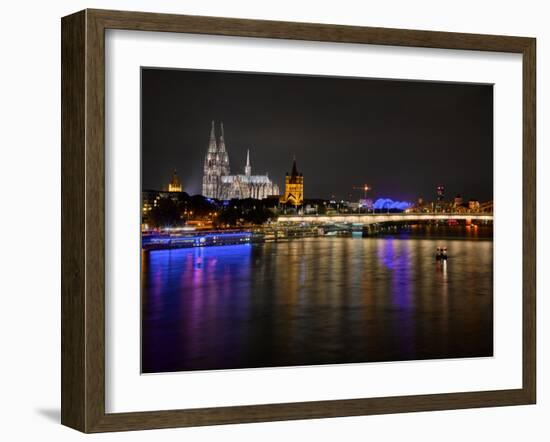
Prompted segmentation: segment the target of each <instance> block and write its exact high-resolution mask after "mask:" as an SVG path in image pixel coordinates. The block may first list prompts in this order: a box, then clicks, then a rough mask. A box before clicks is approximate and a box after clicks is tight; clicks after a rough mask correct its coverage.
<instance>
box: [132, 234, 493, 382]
mask: <svg viewBox="0 0 550 442" xmlns="http://www.w3.org/2000/svg"><path fill="white" fill-rule="evenodd" d="M440 245H444V246H446V247H447V248H448V253H449V259H448V260H447V261H446V262H443V261H436V260H435V258H434V252H435V249H436V247H438V246H440ZM492 267H493V242H492V241H491V240H487V239H469V238H468V237H463V238H459V239H450V238H434V237H433V236H425V235H414V234H413V235H409V234H407V235H396V236H393V237H392V236H387V237H377V238H361V237H321V238H305V239H297V240H293V241H289V242H278V243H265V244H254V245H250V244H247V245H235V246H220V247H203V248H190V249H177V250H157V251H143V252H142V372H144V373H154V372H168V371H184V370H211V369H230V368H231V369H232V368H250V367H271V366H296V365H315V364H338V363H357V362H375V361H399V360H414V359H439V358H462V357H484V356H492V354H493V293H492V275H493V272H492Z"/></svg>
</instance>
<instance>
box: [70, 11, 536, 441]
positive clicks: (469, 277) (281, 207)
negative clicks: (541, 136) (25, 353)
mask: <svg viewBox="0 0 550 442" xmlns="http://www.w3.org/2000/svg"><path fill="white" fill-rule="evenodd" d="M535 52H536V46H535V39H533V38H527V37H512V36H494V35H473V34H457V33H446V32H432V31H416V30H402V29H383V28H368V27H350V26H340V25H326V24H323V25H321V24H311V23H289V22H274V21H258V20H241V19H233V18H231V19H230V18H217V17H197V16H183V15H168V14H153V13H139V12H122V11H105V10H85V11H81V12H78V13H75V14H73V15H70V16H67V17H64V18H63V19H62V413H61V415H62V423H63V424H64V425H67V426H70V427H72V428H75V429H78V430H80V431H83V432H103V431H121V430H139V429H151V428H168V427H184V426H197V425H215V424H226V423H241V422H243V423H244V422H261V421H276V420H289V419H309V418H324V417H337V416H352V415H369V414H381V413H402V412H413V411H428V410H445V409H459V408H472V407H489V406H504V405H524V404H534V403H535V398H536V382H535V380H536V350H535V280H536V278H535V267H536V247H535V244H536V241H535V240H536V237H535V227H536V219H535V214H536V207H535V183H536V176H535V170H536V169H535V164H536V163H535Z"/></svg>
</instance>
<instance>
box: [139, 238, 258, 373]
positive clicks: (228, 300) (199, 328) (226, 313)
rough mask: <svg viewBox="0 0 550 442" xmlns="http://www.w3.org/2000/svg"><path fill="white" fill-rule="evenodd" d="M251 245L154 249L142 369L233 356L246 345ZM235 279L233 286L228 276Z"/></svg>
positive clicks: (206, 362) (146, 287)
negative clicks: (239, 321) (243, 329)
mask: <svg viewBox="0 0 550 442" xmlns="http://www.w3.org/2000/svg"><path fill="white" fill-rule="evenodd" d="M250 257H251V246H250V245H248V244H247V245H234V246H219V247H204V248H202V247H201V248H190V249H174V250H162V251H151V252H149V253H148V254H146V255H145V258H144V259H146V260H147V268H148V276H146V277H145V280H144V287H143V330H144V333H143V335H142V342H143V344H142V351H143V358H142V360H143V361H144V364H145V365H146V366H144V367H142V368H143V371H146V372H149V371H155V372H159V371H169V370H170V368H171V367H173V366H175V365H176V366H182V364H183V367H182V368H183V369H185V364H187V363H189V364H191V365H192V366H197V365H204V366H206V367H208V366H210V365H212V366H215V365H218V364H219V363H220V361H224V362H227V361H231V359H232V358H234V357H238V355H239V353H240V352H241V349H240V346H242V345H243V344H245V342H243V340H242V339H241V336H240V331H239V329H238V327H231V323H235V321H234V317H235V316H238V317H240V318H243V319H244V318H246V316H247V314H248V309H249V306H248V302H249V299H250V270H251V266H250V259H251V258H250ZM229 278H231V279H232V283H233V285H232V287H229V285H228V279H229Z"/></svg>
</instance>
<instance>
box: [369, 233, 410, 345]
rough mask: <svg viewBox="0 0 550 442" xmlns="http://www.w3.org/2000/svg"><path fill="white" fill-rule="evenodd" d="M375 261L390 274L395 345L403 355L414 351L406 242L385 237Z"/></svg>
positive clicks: (408, 260) (408, 245)
mask: <svg viewBox="0 0 550 442" xmlns="http://www.w3.org/2000/svg"><path fill="white" fill-rule="evenodd" d="M378 258H379V260H380V261H381V262H382V263H383V265H384V266H385V267H386V268H388V270H389V271H390V278H391V299H392V304H393V306H394V309H395V310H396V312H395V313H396V315H397V317H398V318H399V320H397V321H395V322H394V323H393V324H394V328H395V330H394V331H393V333H394V334H396V335H398V336H399V345H400V347H401V349H402V353H403V354H408V355H412V354H414V352H415V348H414V346H415V339H414V334H415V329H414V326H415V324H414V309H415V303H414V284H415V280H414V275H413V272H412V261H413V259H412V256H411V253H410V243H409V242H408V241H402V240H399V239H393V238H388V239H386V240H384V242H383V246H382V247H379V248H378Z"/></svg>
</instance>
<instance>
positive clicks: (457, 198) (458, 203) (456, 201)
mask: <svg viewBox="0 0 550 442" xmlns="http://www.w3.org/2000/svg"><path fill="white" fill-rule="evenodd" d="M454 206H455V207H459V206H462V196H461V195H460V194H459V195H457V196H455V199H454Z"/></svg>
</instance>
